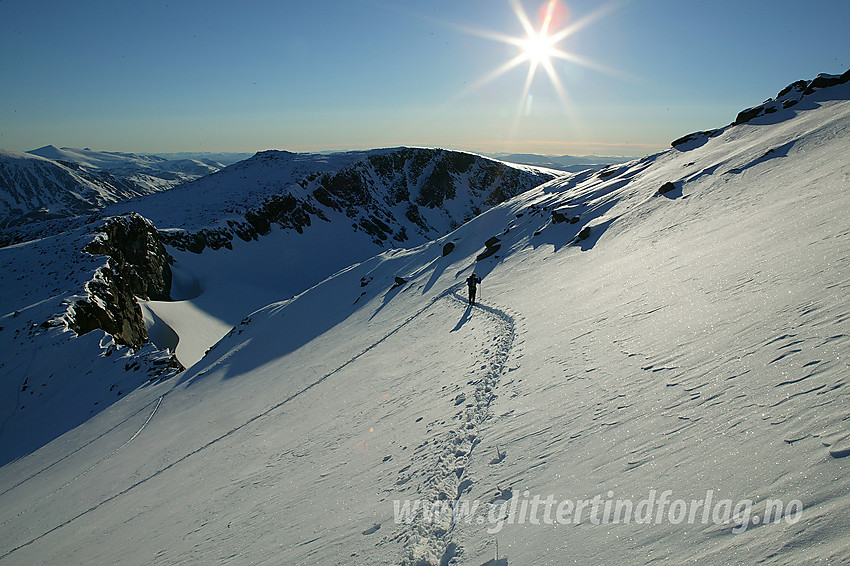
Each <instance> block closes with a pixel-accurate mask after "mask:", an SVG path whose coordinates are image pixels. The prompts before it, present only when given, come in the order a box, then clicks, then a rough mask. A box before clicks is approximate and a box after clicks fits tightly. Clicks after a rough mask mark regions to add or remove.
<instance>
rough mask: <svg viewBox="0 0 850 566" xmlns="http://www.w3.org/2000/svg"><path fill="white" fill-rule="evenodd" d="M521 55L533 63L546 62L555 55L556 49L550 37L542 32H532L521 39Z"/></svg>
mask: <svg viewBox="0 0 850 566" xmlns="http://www.w3.org/2000/svg"><path fill="white" fill-rule="evenodd" d="M521 47H522V50H523V55H524V56H525V58H526V59H528V60H529V61H531V63H532V64H533V65H539V64H541V63H544V64H545V63H548V62H549V61H550V59H551V58H552V57H555V56H557V50H556V49H555V44H554V42H553V41H552V38H551V37H549V36H547V35H546V34H544V33H534V34H532V35H530V36H529V37H527V38H526V39H525V40H523V41H522V45H521Z"/></svg>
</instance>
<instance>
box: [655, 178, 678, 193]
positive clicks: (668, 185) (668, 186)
mask: <svg viewBox="0 0 850 566" xmlns="http://www.w3.org/2000/svg"><path fill="white" fill-rule="evenodd" d="M675 190H676V185H674V184H673V183H671V182H670V181H667V182H666V183H664V184H663V185H661V187H660V188H659V189H658V194H660V195H663V194H665V193H669V192H670V191H675Z"/></svg>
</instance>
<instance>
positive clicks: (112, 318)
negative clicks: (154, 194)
mask: <svg viewBox="0 0 850 566" xmlns="http://www.w3.org/2000/svg"><path fill="white" fill-rule="evenodd" d="M99 232H100V233H99V234H98V236H97V237H96V238H95V240H94V241H92V242H91V243H90V244H89V245H88V246H86V248H85V251H86V252H88V253H90V254H96V255H105V256H107V257H108V258H109V259H108V260H107V263H106V265H105V266H104V267H102V268H101V269H99V270H98V271H97V273H96V274H95V277H94V279H93V280H92V281H90V282H89V283H88V284H87V285H86V290H87V292H88V297H87V298H85V299H80V300H78V301H76V302H75V303H74V304H73V305H72V306H71V307H70V309H69V312H68V326H69V327H70V328H71V329H72V330H74V331H75V332H76V333H77V334H78V335H82V334H86V333H87V332H90V331H92V330H95V329H97V328H99V329H101V330H103V331H104V332H107V333H109V334H111V335H112V336H113V337H114V338H115V340H116V342H118V343H120V344H124V345H126V346H131V347H133V348H135V349H139V348H141V347H142V346H143V345H144V344H145V342H147V331H146V329H145V325H144V321H143V319H142V312H141V308H140V307H139V305H138V303H137V302H136V297H140V298H142V299H145V300H170V293H171V278H172V274H171V264H172V263H173V262H174V259H173V258H172V257H171V256H170V255H169V254H168V252H167V251H166V250H165V247H164V246H163V243H162V240H161V239H160V236H159V232H157V230H156V227H155V226H154V225H153V224H152V223H151V222H150V221H149V220H147V219H145V218H143V217H141V216H139V215H138V214H135V213H131V214H128V215H126V216H117V217H113V218H110V219H109V220H107V222H106V224H104V225H103V226H102V227H101V228H100V229H99Z"/></svg>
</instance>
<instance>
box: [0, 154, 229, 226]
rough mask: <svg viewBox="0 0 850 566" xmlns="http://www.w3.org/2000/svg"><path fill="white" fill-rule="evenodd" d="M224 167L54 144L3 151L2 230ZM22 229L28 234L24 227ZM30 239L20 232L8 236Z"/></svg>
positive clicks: (85, 210)
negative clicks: (26, 150)
mask: <svg viewBox="0 0 850 566" xmlns="http://www.w3.org/2000/svg"><path fill="white" fill-rule="evenodd" d="M222 168H224V165H222V164H221V163H216V162H213V161H209V160H205V161H198V160H191V159H176V160H168V159H164V158H162V157H158V156H149V155H137V154H132V153H119V152H101V151H92V150H89V149H85V150H80V149H72V148H62V149H59V148H56V147H54V146H45V147H42V148H39V149H36V150H32V151H29V152H27V153H17V152H12V151H6V150H0V227H2V228H10V227H15V226H25V225H28V224H31V223H36V222H39V221H45V220H51V219H54V220H55V219H61V218H67V217H73V216H80V215H89V214H93V213H97V212H99V211H100V210H101V209H102V208H103V207H105V206H107V205H109V204H112V203H115V202H119V201H121V200H125V199H129V198H133V197H138V196H142V195H145V194H149V193H152V192H157V191H163V190H167V189H170V188H172V187H174V186H177V185H179V184H181V183H185V182H187V181H191V180H194V179H197V178H198V177H201V176H204V175H208V174H210V173H213V172H215V171H218V170H220V169H222ZM48 230H49V228H48ZM18 231H19V232H21V234H25V233H26V229H25V228H20V229H19V230H18ZM25 238H26V236H21V235H20V234H18V233H17V232H16V233H15V235H12V234H11V233H10V234H7V237H6V239H11V240H13V241H21V239H25Z"/></svg>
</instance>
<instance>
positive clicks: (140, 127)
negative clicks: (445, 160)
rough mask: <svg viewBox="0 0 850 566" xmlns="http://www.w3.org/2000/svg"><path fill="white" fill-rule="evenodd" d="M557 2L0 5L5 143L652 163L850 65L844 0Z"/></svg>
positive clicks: (0, 139)
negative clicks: (535, 34)
mask: <svg viewBox="0 0 850 566" xmlns="http://www.w3.org/2000/svg"><path fill="white" fill-rule="evenodd" d="M553 1H554V2H555V4H553V5H552V11H551V12H549V13H550V14H551V19H550V27H549V28H548V34H547V35H548V36H550V37H552V38H553V39H558V41H557V43H554V44H550V45H548V46H545V45H544V46H543V48H542V49H543V52H542V53H541V52H539V51H538V52H535V51H527V50H525V49H524V47H523V46H521V45H515V44H514V43H511V42H509V41H507V38H517V39H523V38H525V37H526V28H524V26H523V25H522V21H521V17H520V16H521V15H522V14H523V13H525V14H527V15H528V19H529V21H530V23H531V25H532V26H533V28H534V29H535V30H538V31H539V30H540V29H541V26H542V25H543V21H544V18H545V15H546V13H547V10H548V9H549V3H548V2H553ZM548 2H547V1H544V0H535V1H530V0H428V1H426V2H423V1H421V0H417V1H412V0H346V1H342V0H339V1H335V0H324V1H297V2H296V1H289V0H278V1H256V0H243V1H240V2H222V1H217V0H204V1H195V0H186V1H180V0H170V1H168V2H160V1H156V0H145V1H142V2H140V1H133V2H130V1H122V0H91V1H88V0H80V1H74V2H70V1H67V0H54V1H46V0H0V147H3V148H6V149H11V150H16V151H25V150H28V149H35V148H37V147H40V146H43V145H47V144H53V145H56V146H65V147H77V148H83V147H90V148H92V149H96V150H106V151H110V150H112V151H135V152H173V151H257V150H262V149H286V150H290V151H320V150H336V149H361V148H374V147H390V146H399V145H416V146H435V147H445V148H451V149H461V150H470V151H478V152H485V153H491V152H500V151H507V152H529V153H544V154H577V155H584V154H597V155H629V156H639V155H645V154H648V153H652V152H655V151H659V150H661V149H663V148H664V147H666V146H668V144H669V142H670V141H671V140H673V139H675V138H677V137H679V136H681V135H684V134H686V133H689V132H692V131H695V130H702V129H709V128H714V127H719V126H722V125H725V124H728V123H729V122H731V121H732V120H733V119H734V117H735V115H736V113H737V112H738V111H739V110H741V109H743V108H745V107H748V106H752V105H755V104H758V103H760V102H762V101H764V100H765V99H767V98H769V97H773V96H775V95H776V94H777V92H778V91H779V90H780V89H781V88H782V87H784V86H785V85H787V84H789V83H791V82H793V81H795V80H798V79H810V78H813V77H814V76H815V75H816V74H818V73H820V72H826V73H832V74H840V73H842V72H844V71H845V70H847V69H848V68H850V33H848V30H847V23H848V22H850V1H848V0H809V1H806V2H798V1H794V2H791V1H784V0H764V1H761V0H734V1H732V0H710V1H698V0H632V1H620V2H605V1H602V2H599V1H589V0H565V1H560V0H548ZM570 26H572V27H570ZM564 28H568V31H569V32H570V33H563V34H560V36H557V37H556V32H558V31H559V30H562V29H564ZM517 58H519V59H517ZM511 61H514V62H515V63H516V64H515V65H514V66H513V67H512V68H510V69H507V70H505V71H504V72H503V73H501V74H500V75H498V76H496V77H495V78H493V73H494V71H497V70H498V69H500V68H502V69H503V70H504V66H505V65H506V64H508V63H509V62H511ZM532 61H536V62H537V63H538V65H537V69H536V72H535V73H534V75H533V77H532V78H531V80H530V81H528V82H527V78H528V77H529V68H530V65H531V63H532ZM547 63H548V64H549V65H550V69H549V72H547V70H546V64H547ZM553 76H554V77H555V78H556V80H555V81H553V80H552V77H553ZM488 77H489V78H491V79H492V80H486V79H487V78H488Z"/></svg>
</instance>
